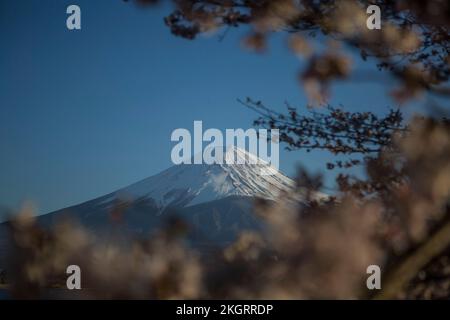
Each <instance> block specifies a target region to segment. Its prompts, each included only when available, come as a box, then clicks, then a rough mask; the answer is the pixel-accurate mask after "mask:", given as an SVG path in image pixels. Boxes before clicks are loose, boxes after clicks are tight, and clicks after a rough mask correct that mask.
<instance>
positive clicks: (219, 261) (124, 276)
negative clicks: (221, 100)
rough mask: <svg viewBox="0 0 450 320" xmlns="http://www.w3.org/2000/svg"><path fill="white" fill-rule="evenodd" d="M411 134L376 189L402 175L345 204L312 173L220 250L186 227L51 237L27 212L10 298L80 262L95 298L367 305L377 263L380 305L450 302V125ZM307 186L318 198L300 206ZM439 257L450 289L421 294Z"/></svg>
mask: <svg viewBox="0 0 450 320" xmlns="http://www.w3.org/2000/svg"><path fill="white" fill-rule="evenodd" d="M409 127H410V128H411V129H410V131H409V132H408V133H406V134H400V135H398V136H395V137H394V138H393V139H392V145H391V148H389V149H387V150H386V151H382V152H380V154H379V155H378V157H376V158H374V160H373V162H371V163H370V165H369V164H368V165H367V166H368V167H367V171H368V177H367V181H365V183H367V184H376V183H378V182H377V181H378V180H379V179H380V178H383V179H384V178H385V177H395V179H394V178H393V179H392V180H390V181H389V180H384V181H383V188H379V189H377V190H375V191H374V192H372V193H371V195H370V196H363V197H361V196H360V195H359V193H358V192H356V193H355V190H356V191H358V189H359V188H360V184H361V182H360V181H357V182H352V181H349V182H348V184H347V185H346V188H344V189H343V190H342V191H341V193H340V195H339V197H337V198H331V199H329V200H327V201H322V202H317V201H316V200H314V199H313V195H314V191H315V190H313V186H314V187H318V186H320V185H319V184H318V183H317V181H314V179H313V178H312V177H309V178H308V176H307V174H306V173H304V172H303V173H302V176H301V178H300V179H299V181H302V185H301V187H300V186H299V187H298V189H296V190H293V191H292V194H286V195H283V196H282V197H285V198H280V199H279V201H278V202H276V203H267V202H265V201H262V200H259V201H258V203H257V206H256V210H255V211H256V212H255V214H257V215H259V216H260V217H261V219H263V220H264V221H265V222H266V224H267V229H266V230H265V231H261V232H255V231H248V232H245V231H244V232H243V233H242V234H241V235H240V236H239V237H238V239H237V240H236V241H235V242H234V243H233V244H231V245H230V246H228V247H226V248H224V249H220V250H219V249H218V251H216V252H209V253H204V252H203V253H201V252H196V251H195V250H194V249H192V248H190V247H189V246H187V245H185V242H184V241H183V232H180V230H182V229H183V228H180V227H179V225H178V224H176V223H175V224H171V225H168V227H167V228H166V229H164V230H161V231H160V232H158V233H156V234H154V235H153V236H151V237H149V238H148V239H144V240H139V241H135V242H133V243H132V244H128V245H120V244H114V243H99V242H96V241H95V237H94V235H92V234H90V233H89V232H87V231H86V230H84V229H83V228H82V227H80V226H77V225H76V224H74V223H64V224H60V225H58V226H56V227H55V228H54V229H52V230H50V231H48V230H47V231H45V230H43V229H41V228H40V227H39V226H38V225H37V224H36V223H35V222H34V219H33V218H32V216H31V214H30V212H27V211H26V210H25V211H24V212H22V214H20V215H19V216H18V217H17V218H16V219H15V220H14V221H13V222H12V223H11V231H12V232H11V235H12V239H13V240H14V243H15V249H14V250H13V251H12V252H13V257H12V260H11V262H13V265H14V268H12V270H13V272H12V273H11V274H8V282H9V284H10V289H11V293H12V294H13V296H14V297H19V298H38V297H41V296H42V294H44V293H45V288H48V287H51V286H52V285H54V284H58V283H59V284H62V285H65V277H66V275H65V268H66V267H67V266H68V265H70V264H78V265H79V266H80V267H81V269H82V279H83V280H82V281H83V287H84V288H88V289H89V290H86V291H85V292H84V293H83V294H85V295H86V296H84V297H85V298H151V299H176V298H182V299H196V298H256V299H274V298H275V299H282V298H286V299H292V298H300V299H308V298H313V299H316V298H331V299H335V298H337V299H347V298H368V297H370V296H371V295H373V292H371V291H369V290H367V289H366V279H367V277H368V275H367V274H366V268H367V267H368V266H369V265H372V264H376V265H379V266H381V270H382V271H383V275H382V290H381V291H380V292H378V293H377V296H376V298H417V297H443V296H445V297H447V298H448V297H449V296H450V286H449V279H450V273H449V264H448V262H449V260H448V259H447V260H442V259H443V257H445V256H446V255H445V252H446V251H445V250H448V248H449V244H450V220H449V216H450V212H449V196H450V126H449V124H448V123H447V122H445V121H440V120H434V119H430V118H423V117H422V118H418V117H417V118H415V119H413V120H412V122H411V123H410V124H409ZM305 181H311V184H310V187H309V189H308V190H309V191H311V192H310V193H306V194H307V197H309V195H310V196H311V198H309V202H308V206H303V205H300V204H299V205H296V203H295V202H292V199H298V197H296V194H297V193H298V192H301V193H302V194H303V195H304V194H305V193H304V190H305V189H304V188H305V184H304V182H305ZM288 199H289V200H288ZM433 259H440V260H438V262H437V263H440V264H445V269H440V270H446V274H445V277H444V280H445V281H442V282H441V284H439V285H438V288H437V289H436V288H435V289H434V290H435V291H433V292H431V293H430V292H428V291H426V292H425V291H423V290H422V291H420V290H421V289H420V288H421V285H422V286H423V281H424V279H426V278H427V277H428V272H430V275H431V271H428V270H431V269H427V268H433V267H432V266H430V262H432V261H433ZM424 274H425V275H424ZM435 287H436V284H435ZM428 290H429V289H428ZM443 292H444V293H443Z"/></svg>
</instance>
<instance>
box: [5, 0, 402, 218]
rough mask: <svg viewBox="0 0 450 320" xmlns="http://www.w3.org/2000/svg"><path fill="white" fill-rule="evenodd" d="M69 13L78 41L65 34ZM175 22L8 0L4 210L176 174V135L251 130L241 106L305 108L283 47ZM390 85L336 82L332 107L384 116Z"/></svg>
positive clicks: (310, 158) (311, 161)
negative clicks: (182, 29)
mask: <svg viewBox="0 0 450 320" xmlns="http://www.w3.org/2000/svg"><path fill="white" fill-rule="evenodd" d="M70 4H78V5H79V6H80V7H81V10H82V30H81V31H69V30H67V29H66V17H67V15H66V8H67V6H68V5H70ZM167 13H168V8H167V7H160V8H158V9H142V8H138V7H136V6H135V5H132V4H129V3H128V4H127V3H124V2H123V1H121V0H96V1H92V0H73V1H64V0H23V1H16V0H14V1H13V0H0V37H1V39H2V42H3V43H2V49H1V50H0V70H1V73H0V150H1V157H0V168H1V169H0V205H3V206H7V207H10V208H18V207H19V206H20V204H21V203H22V202H23V201H24V200H30V201H33V202H34V203H35V204H36V206H37V208H38V210H39V212H40V213H46V212H49V211H52V210H56V209H59V208H62V207H65V206H69V205H73V204H76V203H79V202H83V201H86V200H89V199H92V198H95V197H97V196H100V195H103V194H106V193H108V192H111V191H114V190H115V189H118V188H121V187H124V186H126V185H128V184H131V183H133V182H136V181H138V180H140V179H143V178H145V177H148V176H150V175H153V174H156V173H158V172H159V171H161V170H163V169H165V168H167V167H169V166H170V165H171V161H170V152H171V149H172V147H173V145H174V143H172V142H171V141H170V134H171V132H172V131H173V130H174V129H176V128H188V129H191V128H192V127H193V121H194V120H202V121H203V126H204V128H219V129H223V130H224V129H225V128H249V127H251V125H252V121H253V120H254V119H255V118H256V115H255V114H254V113H253V112H252V111H250V110H247V109H245V108H243V107H242V106H241V105H240V104H239V103H237V101H236V99H237V98H245V97H247V96H250V97H253V98H255V99H260V100H263V101H264V102H266V103H267V104H269V105H272V106H275V107H277V106H278V107H280V108H281V107H282V106H283V102H284V101H286V100H287V101H289V102H290V103H292V104H293V105H297V106H299V107H302V108H305V105H306V98H305V95H304V92H303V90H302V89H301V88H300V86H299V84H298V82H297V81H296V76H297V72H298V70H299V68H300V67H301V62H300V61H299V60H298V59H297V58H296V57H295V56H294V55H292V54H291V53H290V52H289V51H288V49H287V45H286V41H285V38H283V37H274V38H273V39H272V40H271V46H270V49H269V51H268V52H267V53H265V54H262V55H259V54H255V53H251V52H248V51H246V50H243V49H242V48H241V46H240V40H241V38H242V36H243V34H244V32H245V30H243V29H232V30H230V31H229V32H228V33H227V36H226V37H225V39H224V40H223V41H219V38H218V35H212V36H208V37H200V38H199V39H197V40H195V41H188V40H185V39H181V38H176V37H174V36H172V35H171V34H170V31H169V30H168V29H167V27H165V26H164V23H163V17H164V15H165V14H167ZM355 59H356V61H355V62H356V66H357V68H360V69H362V70H369V69H370V70H374V66H373V65H371V64H370V63H361V62H360V61H358V58H357V57H356V58H355ZM380 76H381V74H380ZM392 85H393V82H392V81H390V80H389V78H387V77H386V78H385V80H383V81H381V82H380V83H369V82H367V83H358V82H350V83H345V84H340V85H338V86H335V87H334V88H333V91H332V93H333V95H332V99H331V101H330V102H331V103H332V104H335V105H336V104H343V105H345V106H346V108H348V109H349V110H372V111H377V112H386V111H387V110H388V107H389V106H395V103H394V102H393V101H392V100H390V99H389V97H388V96H387V94H386V92H387V91H388V90H389V87H390V86H392ZM327 157H328V154H326V153H321V152H313V153H311V154H306V153H305V152H295V153H287V152H282V154H281V159H280V163H281V169H282V171H284V172H285V173H286V174H288V175H293V174H294V173H295V168H296V164H297V163H299V162H301V163H302V164H303V165H305V166H306V167H307V168H309V169H311V170H312V171H313V172H314V171H317V170H321V169H323V168H324V164H325V163H326V162H327V160H329V158H327ZM327 184H328V185H331V184H332V183H331V176H330V177H329V179H328V181H327Z"/></svg>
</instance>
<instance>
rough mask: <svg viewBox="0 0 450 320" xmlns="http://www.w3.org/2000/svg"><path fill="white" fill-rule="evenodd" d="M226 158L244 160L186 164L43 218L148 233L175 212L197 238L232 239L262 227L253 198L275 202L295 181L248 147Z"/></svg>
mask: <svg viewBox="0 0 450 320" xmlns="http://www.w3.org/2000/svg"><path fill="white" fill-rule="evenodd" d="M224 157H225V159H230V158H231V157H234V160H235V162H234V163H240V162H239V161H241V162H242V163H243V164H227V163H224V164H212V165H207V164H181V165H175V166H172V167H170V168H169V169H167V170H164V171H162V172H161V173H159V174H156V175H154V176H151V177H149V178H146V179H144V180H141V181H139V182H137V183H134V184H132V185H130V186H127V187H125V188H122V189H119V190H117V191H114V192H112V193H110V194H107V195H105V196H102V197H99V198H96V199H93V200H90V201H87V202H84V203H81V204H79V205H75V206H72V207H68V208H65V209H61V210H58V211H55V212H52V213H49V214H46V215H43V216H40V217H39V218H38V221H39V222H40V223H41V224H42V225H44V226H51V225H53V224H54V223H55V222H57V221H58V220H61V219H63V218H70V219H73V220H76V221H78V222H80V223H81V224H82V225H84V226H85V227H87V228H89V229H91V230H93V231H95V232H96V233H102V234H105V233H106V234H111V233H114V234H117V233H120V234H122V235H123V234H124V233H131V234H147V233H149V232H151V231H153V230H155V229H156V228H157V227H159V226H161V224H162V223H164V222H166V221H167V219H168V218H170V217H172V216H176V217H180V218H182V219H183V221H185V222H186V223H187V224H188V225H189V226H191V227H192V228H193V229H194V232H192V238H195V239H196V241H197V242H208V241H210V242H214V243H216V242H220V243H226V242H229V241H232V240H233V238H234V237H235V236H236V234H237V233H238V232H239V231H240V230H243V229H253V228H259V227H260V223H259V222H258V221H257V219H256V218H255V216H254V215H253V213H252V206H253V200H254V199H255V198H263V199H267V200H273V201H274V200H276V199H277V197H278V196H279V195H280V194H281V193H282V192H286V191H288V190H290V189H291V188H292V187H293V186H294V182H293V181H292V180H291V179H289V178H288V177H286V176H285V175H283V174H282V173H281V172H279V171H278V170H276V169H275V168H274V167H272V166H270V165H269V164H268V163H266V162H264V161H263V160H261V159H258V158H255V156H253V155H252V154H250V153H248V152H246V151H245V150H242V149H239V148H235V147H230V148H228V149H227V151H226V152H225V154H224Z"/></svg>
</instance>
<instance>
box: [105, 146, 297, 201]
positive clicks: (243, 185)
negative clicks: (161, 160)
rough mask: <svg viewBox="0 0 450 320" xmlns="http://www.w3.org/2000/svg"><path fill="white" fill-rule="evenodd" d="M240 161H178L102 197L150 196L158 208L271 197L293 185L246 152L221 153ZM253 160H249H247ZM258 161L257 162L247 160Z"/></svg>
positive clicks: (230, 151) (133, 197)
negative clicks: (174, 164)
mask: <svg viewBox="0 0 450 320" xmlns="http://www.w3.org/2000/svg"><path fill="white" fill-rule="evenodd" d="M224 156H225V157H226V158H231V157H235V159H236V162H237V161H238V160H237V159H240V160H242V162H244V164H212V165H207V164H181V165H177V166H173V167H171V168H169V169H167V170H165V171H163V172H161V173H159V174H157V175H154V176H152V177H149V178H147V179H144V180H142V181H139V182H137V183H135V184H132V185H130V186H128V187H126V188H123V189H120V190H118V191H116V192H113V193H112V194H110V195H109V197H107V198H106V199H104V200H103V201H105V202H108V201H109V202H110V201H113V200H114V199H141V198H145V199H153V201H154V202H155V205H156V206H157V207H159V208H160V209H161V210H163V209H165V208H166V207H185V206H189V205H195V204H199V203H203V202H208V201H213V200H219V199H223V198H226V197H229V196H245V197H261V198H265V199H270V200H274V199H276V198H277V196H278V195H279V194H280V193H281V192H283V191H287V190H289V189H290V188H292V187H293V185H294V183H293V181H292V180H291V179H289V178H288V177H286V176H284V175H283V174H282V173H281V172H279V171H278V170H276V169H275V168H273V167H271V166H270V165H269V164H267V163H265V162H263V161H262V160H260V159H257V160H255V157H254V156H253V155H251V154H250V153H248V152H246V151H244V150H242V149H239V148H234V147H232V148H229V149H228V150H227V152H226V153H225V155H224ZM249 159H251V160H253V162H250V160H249ZM256 161H259V162H258V164H251V163H255V162H256Z"/></svg>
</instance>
